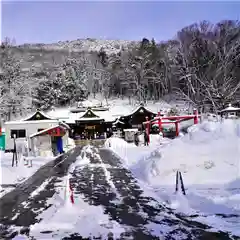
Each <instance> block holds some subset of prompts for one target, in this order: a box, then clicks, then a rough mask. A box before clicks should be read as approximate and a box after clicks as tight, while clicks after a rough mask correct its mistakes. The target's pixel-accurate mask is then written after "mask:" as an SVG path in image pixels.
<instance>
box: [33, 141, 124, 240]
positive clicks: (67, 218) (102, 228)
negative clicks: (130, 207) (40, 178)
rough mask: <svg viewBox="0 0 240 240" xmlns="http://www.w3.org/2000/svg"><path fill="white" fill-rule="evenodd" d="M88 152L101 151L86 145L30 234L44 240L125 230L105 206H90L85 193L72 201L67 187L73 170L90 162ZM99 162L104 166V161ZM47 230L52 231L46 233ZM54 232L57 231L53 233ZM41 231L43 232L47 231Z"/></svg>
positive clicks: (106, 234) (117, 233) (95, 235)
mask: <svg viewBox="0 0 240 240" xmlns="http://www.w3.org/2000/svg"><path fill="white" fill-rule="evenodd" d="M86 153H90V154H92V155H95V157H98V154H97V153H95V152H93V151H92V148H91V147H90V145H87V146H85V147H83V151H82V153H81V155H80V156H79V157H78V158H77V161H76V162H75V163H73V164H72V165H71V166H70V168H69V172H68V174H67V176H66V177H63V178H62V182H60V183H58V185H56V186H55V189H56V194H55V195H54V196H53V198H52V199H50V200H49V202H48V204H53V205H52V206H51V207H49V208H48V209H47V210H46V211H44V212H42V213H41V214H40V215H39V216H38V218H39V220H40V221H39V222H38V223H36V224H34V225H32V226H31V227H30V235H31V236H33V237H35V238H36V239H42V240H44V239H62V238H63V237H65V236H69V235H70V234H73V233H79V234H80V235H81V236H82V237H83V238H84V237H85V238H88V237H89V236H92V237H100V236H101V237H102V239H107V238H108V237H107V236H108V234H109V232H112V233H113V234H114V237H115V238H119V237H120V234H121V233H122V232H125V229H124V228H123V227H122V226H120V224H119V223H117V222H116V221H114V220H111V219H109V216H108V215H107V214H105V213H104V208H103V207H102V206H94V205H89V204H88V203H87V202H85V201H84V200H83V199H84V196H83V195H81V194H77V195H74V204H71V202H70V201H69V193H68V189H69V179H70V178H71V173H72V172H73V171H74V169H75V168H76V167H78V168H79V167H80V168H81V167H84V166H86V165H89V163H90V159H89V158H88V157H87V155H86ZM99 159H100V156H99ZM100 164H101V166H102V167H104V164H103V163H100ZM104 169H105V175H106V179H107V180H108V181H109V184H110V186H112V185H113V184H111V179H110V178H109V174H108V172H107V169H106V166H105V167H104ZM62 186H64V187H62ZM113 187H114V185H113ZM40 188H41V186H40ZM73 194H74V193H73ZM47 231H49V232H50V233H49V234H47ZM51 231H54V235H53V234H52V233H51ZM41 232H44V234H42V233H41Z"/></svg>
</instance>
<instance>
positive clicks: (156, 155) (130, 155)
mask: <svg viewBox="0 0 240 240" xmlns="http://www.w3.org/2000/svg"><path fill="white" fill-rule="evenodd" d="M150 139H151V144H150V146H149V147H145V146H139V147H137V146H135V145H134V144H129V143H126V142H125V141H124V140H122V139H118V138H110V139H109V140H107V142H106V147H108V148H110V149H112V150H113V151H114V153H115V154H117V155H118V156H119V157H120V158H121V159H122V161H123V164H124V165H125V166H126V167H128V168H129V169H130V170H131V171H132V172H133V174H134V175H135V177H137V179H138V181H139V183H140V184H141V185H142V188H143V189H145V190H147V191H148V194H149V191H150V192H151V191H152V192H154V194H157V196H158V197H159V201H161V202H163V203H164V204H166V205H168V206H169V207H171V208H173V209H175V211H177V212H179V213H181V214H186V215H188V216H191V215H196V217H194V218H193V219H194V220H198V221H200V222H204V223H206V224H210V225H211V226H212V227H213V228H215V229H217V230H220V229H221V230H222V231H229V232H231V233H233V234H235V235H237V236H240V187H239V186H240V158H239V156H240V121H239V120H230V119H225V120H222V121H216V118H215V119H214V121H207V120H204V121H203V122H202V123H201V124H198V125H194V126H192V127H190V128H189V129H188V134H186V135H183V134H181V135H180V136H179V137H178V138H176V139H174V140H165V139H161V137H160V136H155V139H154V138H153V136H151V137H150ZM160 143H161V145H160ZM177 171H181V173H182V176H183V181H184V185H185V188H186V193H187V195H186V196H183V195H182V194H181V193H178V194H175V192H174V191H175V177H176V172H177ZM233 214H234V215H233ZM221 216H226V218H223V217H221Z"/></svg>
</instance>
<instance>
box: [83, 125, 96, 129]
mask: <svg viewBox="0 0 240 240" xmlns="http://www.w3.org/2000/svg"><path fill="white" fill-rule="evenodd" d="M95 128H96V126H95V125H93V126H85V129H89V130H91V129H95Z"/></svg>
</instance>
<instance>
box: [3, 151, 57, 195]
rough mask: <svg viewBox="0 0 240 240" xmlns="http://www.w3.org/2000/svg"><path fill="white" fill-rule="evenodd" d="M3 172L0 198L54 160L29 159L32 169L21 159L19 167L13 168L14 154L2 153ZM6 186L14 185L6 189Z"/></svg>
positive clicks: (49, 158) (48, 158)
mask: <svg viewBox="0 0 240 240" xmlns="http://www.w3.org/2000/svg"><path fill="white" fill-rule="evenodd" d="M0 154H1V155H0V161H1V172H0V191H1V192H0V197H2V196H3V195H5V194H6V193H7V192H9V190H12V189H13V188H14V185H15V184H19V183H22V182H23V181H25V180H26V179H28V178H29V177H30V176H32V175H33V174H34V173H35V172H36V171H37V170H38V169H39V168H40V167H41V166H43V165H44V164H46V163H48V162H49V161H51V160H53V159H54V158H53V157H46V158H43V157H36V158H33V157H28V158H27V159H28V160H29V161H30V160H32V167H29V166H27V165H24V160H23V158H20V160H19V162H18V166H17V167H16V166H14V167H12V153H4V152H3V151H0ZM4 185H12V186H9V187H6V188H5V187H4Z"/></svg>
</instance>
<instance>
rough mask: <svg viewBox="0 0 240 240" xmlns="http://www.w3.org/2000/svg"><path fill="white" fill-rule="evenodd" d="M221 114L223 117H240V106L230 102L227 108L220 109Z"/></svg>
mask: <svg viewBox="0 0 240 240" xmlns="http://www.w3.org/2000/svg"><path fill="white" fill-rule="evenodd" d="M220 115H221V117H223V118H240V108H237V107H233V106H232V105H231V104H229V105H228V107H227V108H225V109H223V110H221V111H220Z"/></svg>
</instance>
